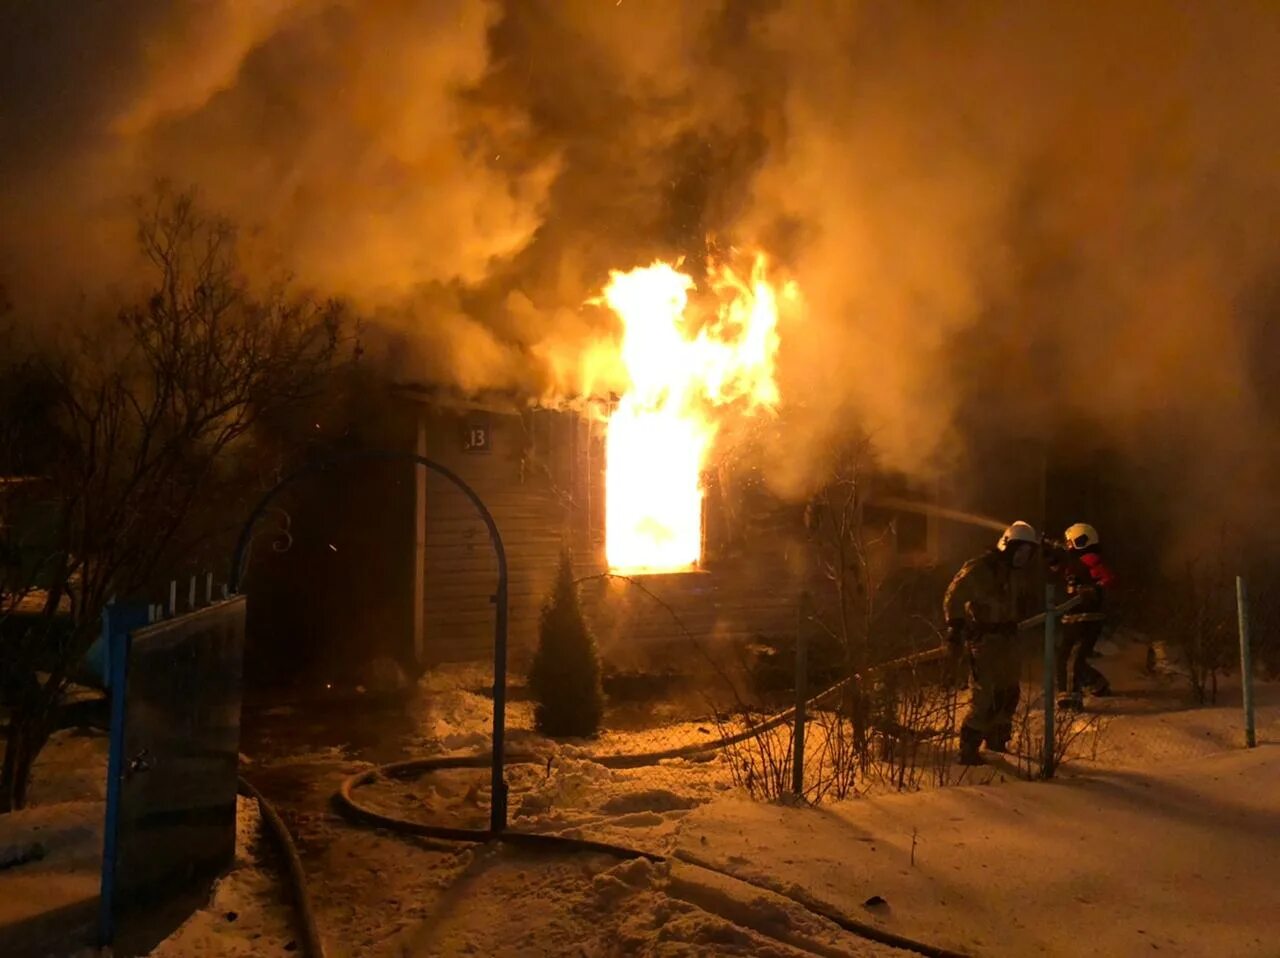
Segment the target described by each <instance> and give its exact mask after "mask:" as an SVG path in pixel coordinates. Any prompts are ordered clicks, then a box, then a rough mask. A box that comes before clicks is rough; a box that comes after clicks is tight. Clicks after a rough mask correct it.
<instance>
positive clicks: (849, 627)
mask: <svg viewBox="0 0 1280 958" xmlns="http://www.w3.org/2000/svg"><path fill="white" fill-rule="evenodd" d="M872 467H873V457H872V450H871V444H870V441H869V440H866V439H859V440H855V441H853V442H851V443H850V444H849V445H848V446H846V447H845V448H844V449H842V450H841V451H840V453H839V455H838V456H837V458H836V459H835V461H834V463H833V465H832V470H831V473H830V478H829V480H828V481H827V483H826V484H825V485H824V486H823V487H822V489H821V490H819V492H818V493H817V494H816V495H815V496H814V497H813V498H812V499H811V500H810V502H809V505H808V507H807V509H806V514H805V524H806V526H807V527H808V528H809V532H810V536H811V539H812V542H813V556H814V573H815V579H816V581H815V583H814V585H815V589H814V602H813V614H812V621H813V622H814V623H815V624H816V626H817V628H818V629H819V630H820V631H821V632H822V633H825V635H826V636H827V637H828V638H829V639H831V640H834V642H835V644H836V646H837V647H838V648H839V649H840V654H841V656H842V659H843V661H842V662H841V663H840V671H841V672H842V674H843V675H844V676H845V677H846V678H848V679H849V681H848V683H847V684H846V686H845V693H844V700H843V702H842V707H841V712H842V713H843V714H844V715H845V716H847V717H848V719H849V720H850V721H851V723H852V728H851V730H850V734H851V736H852V739H851V742H850V744H851V746H852V753H853V754H856V755H857V756H858V757H859V761H860V763H861V764H862V765H864V766H865V765H866V763H867V761H868V759H869V755H870V751H869V740H868V733H869V729H870V718H871V710H870V700H869V697H868V689H867V688H866V687H865V680H866V679H867V678H868V677H869V675H870V672H869V669H870V666H872V665H873V664H875V663H874V661H873V659H872V652H873V650H872V648H871V644H872V637H873V635H874V632H875V624H876V618H877V614H878V610H877V594H878V592H879V590H880V587H881V585H882V584H883V576H884V572H885V569H884V568H882V563H881V562H879V561H878V560H877V558H876V550H877V548H878V547H879V546H881V545H883V544H884V542H885V541H886V536H887V535H888V533H886V532H883V531H882V530H869V529H868V528H867V526H866V524H865V523H864V521H863V518H864V510H865V508H866V505H867V497H868V493H869V490H870V479H871V473H872ZM864 770H865V769H864Z"/></svg>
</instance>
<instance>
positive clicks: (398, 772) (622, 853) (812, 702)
mask: <svg viewBox="0 0 1280 958" xmlns="http://www.w3.org/2000/svg"><path fill="white" fill-rule="evenodd" d="M1080 601H1081V600H1080V598H1079V597H1076V598H1073V599H1071V600H1069V601H1067V602H1065V603H1063V604H1062V605H1059V606H1057V607H1056V608H1054V609H1053V613H1052V614H1053V615H1055V616H1060V615H1062V614H1063V613H1065V612H1067V611H1069V610H1070V609H1072V608H1074V607H1075V606H1076V605H1077V604H1079V602H1080ZM1048 615H1049V612H1048V611H1046V612H1041V613H1039V614H1037V615H1033V616H1031V617H1030V618H1027V619H1024V620H1023V621H1022V622H1020V623H1018V630H1019V631H1020V632H1026V631H1030V630H1031V629H1035V628H1038V627H1039V626H1041V625H1043V624H1044V622H1045V619H1046V618H1047V617H1048ZM951 654H952V651H951V649H950V648H949V647H948V646H945V645H944V646H940V647H938V648H933V649H926V650H924V651H922V652H916V653H914V654H911V655H905V656H901V657H899V658H895V659H890V660H889V661H886V662H881V663H878V664H877V665H876V666H874V667H873V668H871V669H868V670H867V673H866V675H855V676H850V677H848V678H845V679H842V680H841V681H839V682H837V683H835V684H834V685H832V686H830V687H828V688H826V689H824V690H823V691H821V692H819V693H818V694H817V695H815V696H813V697H812V698H811V699H809V700H808V702H807V703H806V708H815V709H816V708H818V707H820V706H822V705H823V704H825V703H827V702H829V701H830V700H831V699H832V698H833V697H835V696H837V695H839V694H840V692H841V691H842V690H843V689H845V688H846V687H847V686H848V685H849V684H850V683H852V682H856V681H862V680H863V679H865V678H867V677H869V676H871V675H878V674H884V673H887V672H892V671H897V670H900V669H904V668H912V667H914V666H918V665H923V664H926V663H928V662H934V661H939V660H941V659H944V658H947V657H948V656H950V655H951ZM795 712H796V710H795V708H794V707H792V708H789V709H785V710H784V711H781V712H778V713H776V714H775V715H773V716H771V717H769V718H768V719H766V720H764V721H763V722H759V723H755V724H753V725H751V726H750V727H749V728H746V729H743V730H742V731H740V732H737V733H735V734H733V735H730V736H726V737H724V738H722V739H720V740H719V741H717V742H715V743H702V742H697V743H694V744H692V745H686V746H681V747H678V748H672V749H665V750H663V751H658V752H644V753H635V754H630V755H591V756H589V758H590V760H591V761H593V762H596V763H597V764H599V765H602V766H604V767H605V768H615V769H623V768H640V767H643V766H646V765H656V764H658V763H659V762H662V761H665V760H668V759H676V758H690V757H695V756H701V755H708V754H710V753H713V752H715V751H718V750H720V749H722V748H725V747H728V746H731V745H734V744H736V743H739V742H743V741H745V740H747V739H749V738H753V737H755V736H759V735H762V734H764V733H765V732H768V731H770V730H772V729H775V728H777V727H779V726H781V725H783V724H785V723H786V722H788V721H791V720H792V719H793V718H794V716H795ZM542 760H543V758H542V757H541V756H538V755H534V754H532V753H522V754H511V753H508V754H507V755H506V756H505V758H504V761H505V762H506V763H507V764H523V763H531V762H541V761H542ZM492 762H493V756H492V755H491V754H488V753H479V754H472V755H459V756H446V757H435V758H420V759H409V760H407V761H403V762H393V763H391V764H389V765H381V766H378V767H376V768H372V769H368V770H366V771H363V772H359V773H357V774H355V775H352V776H350V777H349V778H347V779H346V780H345V781H344V782H343V783H342V785H341V786H340V787H339V789H338V792H337V794H336V795H335V796H334V801H335V804H336V805H337V806H338V808H339V810H340V811H341V812H342V813H343V814H344V815H346V816H347V817H348V818H349V819H351V820H353V821H356V822H359V823H362V824H366V825H372V826H374V827H378V828H386V829H388V830H390V831H395V832H399V833H401V834H409V835H417V836H422V837H428V838H436V839H443V840H445V841H457V842H475V843H478V842H486V841H491V840H494V839H497V840H501V841H504V842H507V843H510V844H515V845H524V846H538V847H548V846H552V847H556V848H562V849H566V850H574V851H589V852H599V853H604V854H609V855H614V856H617V857H620V858H646V859H649V860H651V861H655V862H660V861H663V860H664V858H663V856H661V855H655V854H653V853H650V852H645V851H642V850H640V849H635V848H627V847H624V846H620V845H614V844H611V843H607V842H598V841H593V840H590V839H581V838H569V837H566V836H563V835H554V834H547V833H539V832H521V831H504V832H502V833H501V834H499V835H494V834H493V833H492V832H490V831H489V830H488V829H479V828H455V827H449V826H444V825H432V824H429V823H427V822H420V821H413V820H411V819H405V818H400V817H398V816H395V815H389V814H386V813H385V812H381V811H379V810H377V809H375V808H372V807H370V806H369V805H367V804H365V803H363V802H361V801H360V800H359V799H358V798H357V797H356V796H355V791H356V789H358V788H360V787H362V786H365V785H369V784H371V783H373V782H374V781H377V780H378V779H404V778H408V777H411V776H415V775H421V774H423V773H426V772H433V771H442V770H445V769H457V768H477V769H478V768H488V767H489V766H490V765H491V763H492ZM689 863H690V864H694V865H696V866H698V867H702V868H708V869H709V870H712V871H717V872H718V871H719V870H718V869H714V868H711V867H710V866H708V865H706V864H705V863H703V862H695V861H690V862H689ZM720 874H725V875H728V877H731V878H736V879H737V880H739V881H741V880H742V879H741V878H740V877H739V876H736V875H730V874H729V873H727V872H720ZM769 890H770V891H773V889H769ZM775 893H776V891H775ZM784 897H787V898H789V899H790V900H792V901H794V902H796V903H797V904H799V905H800V906H801V907H803V908H806V909H807V910H809V911H811V912H814V913H815V914H818V915H821V916H822V917H824V918H826V919H828V920H830V921H833V922H835V923H836V924H838V925H840V926H841V927H842V928H844V929H845V930H846V931H850V932H852V933H854V934H858V935H860V936H862V937H865V938H868V939H871V940H874V941H878V942H880V943H881V944H887V945H891V946H894V947H897V948H902V949H906V950H909V951H913V952H915V953H917V954H922V955H931V956H939V958H952V956H954V955H955V954H956V953H954V952H949V951H947V950H946V949H943V948H939V947H937V946H934V945H930V944H927V943H923V942H916V941H912V940H911V939H908V938H904V937H902V936H899V935H895V934H893V933H891V932H886V931H884V930H883V929H880V928H877V927H875V926H873V925H867V924H866V923H864V922H859V921H856V920H855V919H852V918H849V917H848V916H845V915H840V914H838V913H835V912H833V911H831V910H830V909H826V908H815V907H814V906H813V904H812V903H809V902H805V901H802V900H800V899H798V898H794V897H793V896H789V895H787V896H784Z"/></svg>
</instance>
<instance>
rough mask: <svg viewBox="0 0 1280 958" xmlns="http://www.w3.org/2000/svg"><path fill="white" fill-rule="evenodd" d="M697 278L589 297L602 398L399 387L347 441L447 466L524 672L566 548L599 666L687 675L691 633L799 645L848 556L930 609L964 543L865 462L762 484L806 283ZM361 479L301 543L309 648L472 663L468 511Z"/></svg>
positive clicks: (629, 278) (627, 285)
mask: <svg viewBox="0 0 1280 958" xmlns="http://www.w3.org/2000/svg"><path fill="white" fill-rule="evenodd" d="M706 286H707V289H706V291H705V293H700V291H697V290H695V289H694V284H693V280H692V279H691V278H690V277H689V276H688V275H687V274H685V273H683V272H681V271H680V269H678V268H677V267H676V266H673V265H670V264H665V263H656V264H654V265H652V266H649V267H642V268H638V269H635V270H633V271H631V272H627V273H614V274H613V276H612V278H611V280H610V282H609V283H608V285H607V286H606V287H605V290H604V292H603V293H602V295H601V297H600V301H599V304H600V305H602V306H604V307H607V308H608V309H610V310H611V311H612V312H613V314H614V315H615V316H616V317H617V322H618V325H619V328H620V339H619V341H618V344H617V347H616V356H617V361H618V363H619V364H620V366H621V369H622V371H623V373H624V376H623V377H622V378H623V380H624V382H625V384H626V385H625V388H623V389H622V390H621V391H620V392H618V393H616V394H611V395H608V396H607V397H600V398H594V399H582V400H579V401H577V402H574V403H563V404H561V403H557V404H539V403H538V402H536V401H533V400H531V398H530V397H527V396H521V395H518V394H516V393H513V392H497V391H484V392H473V393H464V392H462V391H460V390H458V389H456V388H450V387H444V386H438V385H432V384H423V383H401V384H400V385H398V386H396V387H395V388H394V389H393V390H392V391H391V393H390V394H389V395H386V396H384V397H382V398H381V399H380V400H379V404H378V406H377V409H376V412H370V413H367V414H366V415H365V416H364V417H363V419H364V421H365V422H364V426H363V428H362V429H361V430H360V439H359V441H360V442H361V443H363V444H364V445H366V446H378V447H381V448H392V449H397V450H400V451H403V452H410V451H412V452H414V453H416V454H417V455H419V456H424V457H426V458H428V459H431V460H433V461H434V462H437V463H440V464H441V465H443V466H445V467H447V468H448V469H449V470H450V471H452V472H453V473H454V474H456V475H457V476H459V477H460V478H461V479H462V480H463V481H464V482H466V483H467V484H468V485H469V486H470V487H471V488H472V489H473V490H474V491H475V492H476V493H477V494H478V495H479V497H480V498H481V499H482V500H483V501H484V502H485V504H486V506H487V507H488V508H489V510H490V511H491V512H492V514H493V516H494V518H495V520H496V522H497V525H498V528H499V530H500V531H501V534H502V537H503V542H504V546H505V549H506V553H507V557H508V568H509V609H510V638H511V648H512V658H513V661H514V662H515V663H516V664H517V666H518V665H519V664H520V663H521V662H522V661H523V660H525V659H526V658H527V656H528V655H529V653H530V652H531V650H532V647H533V644H534V641H535V636H536V630H537V623H538V613H539V610H540V608H541V605H542V603H543V601H544V599H545V597H546V595H547V593H548V590H549V588H550V585H551V582H552V578H553V576H554V573H555V569H556V562H557V559H558V557H559V555H560V553H561V552H562V550H564V549H569V550H570V551H571V552H572V554H573V556H574V561H575V571H576V573H577V575H578V577H579V578H580V580H581V594H582V598H583V603H584V607H585V610H586V613H587V615H588V617H589V619H590V620H591V621H592V624H593V625H594V627H595V631H596V633H597V636H598V638H599V640H600V645H601V649H602V653H603V655H604V657H605V659H606V663H607V664H608V665H609V666H611V667H614V668H617V669H632V668H646V667H649V666H651V665H652V663H653V662H654V661H655V659H662V660H665V661H666V662H668V663H670V662H672V661H674V662H677V663H680V667H681V668H695V667H696V665H695V664H692V663H691V661H690V656H689V655H688V651H689V648H690V642H691V641H693V642H695V643H697V645H698V647H699V648H703V649H705V648H708V647H717V648H723V647H724V645H726V644H727V645H730V646H734V647H738V648H741V647H745V646H747V645H750V644H752V643H759V642H761V641H765V642H767V641H769V640H770V639H772V638H775V637H778V636H788V637H789V636H793V635H794V633H795V629H796V627H797V603H798V600H799V596H800V595H801V594H802V593H806V592H807V593H809V594H810V595H811V596H817V597H819V601H821V600H822V597H823V596H825V595H827V594H828V593H830V592H831V588H832V579H833V577H837V576H840V577H844V576H846V575H849V574H851V572H850V570H853V569H854V566H855V564H860V565H859V566H858V569H857V570H855V571H856V572H857V575H859V576H861V577H862V579H863V580H865V581H861V582H859V583H858V584H857V585H856V588H857V589H861V590H863V591H865V590H866V589H867V588H868V587H871V588H876V587H879V586H880V585H882V584H883V583H884V582H885V581H887V580H888V579H889V578H891V577H899V578H901V577H908V578H911V579H912V580H913V581H917V582H921V583H924V585H923V586H922V587H921V588H919V589H918V590H916V591H917V592H918V600H917V601H916V602H915V605H913V606H912V608H911V609H910V610H907V611H910V612H914V613H931V612H932V611H933V606H934V605H936V600H937V594H936V593H937V588H936V587H937V583H935V582H933V581H932V580H933V578H936V576H931V575H930V570H931V569H932V568H933V567H934V566H935V564H936V563H937V561H938V559H939V557H940V555H942V556H947V555H949V554H950V553H956V554H957V555H958V554H959V552H958V551H957V549H964V548H967V543H963V542H961V541H960V540H948V532H949V530H948V529H946V528H945V527H944V526H943V525H942V524H940V523H939V522H938V521H937V520H936V519H935V518H931V517H929V516H928V515H927V514H923V513H921V512H920V511H917V510H915V509H912V508H911V504H912V503H915V504H917V505H918V504H919V503H920V500H921V499H922V498H923V499H924V500H925V503H926V505H927V502H928V501H929V500H931V499H933V498H934V497H935V496H936V494H937V490H936V489H924V490H922V489H920V488H918V487H912V486H910V485H909V484H907V483H906V482H905V480H903V479H902V478H901V477H895V476H893V475H889V474H885V473H883V472H877V471H876V470H874V469H873V468H872V466H871V463H870V460H868V461H867V462H864V463H862V464H861V467H860V468H861V469H862V471H861V472H860V473H859V474H857V475H852V474H847V475H844V476H843V477H833V480H832V482H833V484H838V483H837V480H839V481H843V482H845V483H846V484H847V485H846V486H844V487H841V488H840V489H839V490H838V491H833V490H834V486H833V488H831V489H821V488H820V489H819V490H818V493H819V494H818V495H817V496H815V497H814V498H813V499H811V500H810V501H808V502H805V501H799V500H797V499H796V498H795V497H791V498H783V497H780V496H778V495H777V494H775V493H774V492H773V491H771V489H770V486H769V484H768V482H767V481H766V479H765V473H766V470H767V463H766V460H767V457H768V455H769V454H770V453H772V454H775V455H776V454H777V450H778V449H780V448H782V449H785V442H784V443H783V444H782V445H779V444H778V443H777V442H776V441H773V442H770V441H768V440H769V438H770V437H773V438H775V439H776V437H774V436H773V434H774V433H776V432H778V431H779V428H778V423H777V416H778V410H779V407H780V405H781V403H782V397H780V396H779V390H778V386H777V383H776V381H775V379H774V360H775V357H776V354H777V351H778V349H779V347H780V332H779V325H780V323H779V319H780V314H782V313H784V312H785V311H786V310H787V309H788V308H789V307H790V306H791V305H792V304H794V303H795V302H796V301H797V299H798V295H799V294H798V291H797V290H795V288H794V287H789V286H786V285H775V284H774V283H772V282H771V281H770V278H769V275H768V271H767V265H766V262H765V261H764V259H763V258H760V259H758V260H756V262H755V263H754V264H753V265H752V267H751V270H750V271H749V272H747V273H746V274H745V275H740V274H737V273H734V272H732V271H730V270H728V269H720V270H719V271H716V270H713V271H712V272H711V273H710V275H709V277H708V280H707V283H706ZM615 378H616V376H615ZM762 436H764V437H765V438H763V439H762V438H761V437H762ZM353 479H354V477H348V479H347V481H353ZM354 481H356V482H357V483H358V486H357V489H356V492H355V494H354V498H353V499H352V501H353V502H357V503H358V506H357V507H356V508H357V509H358V510H359V512H360V513H361V515H360V516H359V517H356V516H354V515H353V516H351V517H344V516H342V515H340V514H338V513H334V512H333V511H332V510H331V509H327V508H326V507H325V506H324V505H323V504H319V505H317V508H319V509H321V510H324V511H326V513H327V514H326V516H325V517H324V518H325V521H326V522H328V523H335V522H336V523H342V522H343V521H344V519H346V518H349V519H350V521H349V527H348V528H347V529H346V530H345V531H344V532H342V533H334V534H333V535H334V536H335V537H338V538H342V539H343V540H344V543H345V544H338V543H327V544H320V543H314V544H313V548H314V550H315V552H316V553H317V555H319V556H320V557H321V558H322V559H323V560H325V561H327V562H329V563H330V564H331V565H334V566H335V567H336V568H340V569H341V570H342V571H341V572H338V573H336V579H335V581H334V582H333V583H332V584H331V585H327V586H323V587H321V588H320V589H317V590H315V591H314V592H313V594H312V599H311V601H310V602H309V603H308V604H309V606H310V608H309V610H308V614H309V615H310V616H311V623H312V624H311V626H310V629H311V631H312V633H313V634H314V635H315V636H316V638H315V641H314V642H313V643H312V644H313V645H315V646H317V647H329V648H338V647H342V646H346V647H348V654H349V653H350V652H351V651H352V650H359V653H360V654H364V655H374V654H378V655H384V656H392V657H394V658H396V659H398V660H400V661H403V662H405V663H406V664H416V665H418V666H419V667H425V666H428V665H430V664H431V663H434V662H441V661H468V660H472V661H484V660H486V659H487V658H488V657H489V655H490V654H491V643H492V621H493V620H492V616H493V609H492V605H491V602H490V595H491V593H492V591H493V586H494V582H495V577H496V560H495V557H494V555H493V552H492V549H491V547H490V544H489V540H488V535H487V531H486V528H485V526H484V523H483V521H482V519H481V517H480V516H479V515H478V514H477V512H476V510H475V509H474V507H473V506H472V505H471V503H470V502H468V501H467V499H466V497H465V496H464V494H463V493H462V492H461V491H460V490H458V489H457V488H456V487H455V486H453V485H452V484H451V483H450V482H448V481H446V480H444V479H442V478H441V477H439V476H437V475H436V474H434V473H433V472H431V471H429V470H428V469H426V468H424V467H421V466H417V467H415V466H411V465H409V464H407V463H392V464H379V465H378V466H376V467H374V468H373V469H371V470H370V471H369V472H368V474H367V475H365V476H364V477H363V478H362V479H358V480H354ZM849 483H851V484H849ZM344 494H345V495H348V496H349V497H350V496H351V493H350V492H349V491H348V492H346V493H344ZM877 496H878V497H879V498H880V500H881V501H882V502H883V504H881V505H877V503H876V498H877ZM322 498H323V497H322ZM330 498H331V497H330ZM904 506H905V508H904ZM824 514H825V516H826V518H825V519H824V518H823V516H824ZM311 524H312V525H314V523H311ZM303 525H304V524H303V523H301V522H300V523H298V524H297V527H298V529H297V535H298V537H301V536H303V535H304V534H305V533H304V532H303V529H302V526H303ZM832 536H835V537H837V538H840V539H847V540H848V541H849V542H850V543H851V546H850V550H849V552H848V554H847V555H845V554H844V547H843V545H841V546H839V547H838V548H836V550H835V552H838V553H840V556H841V557H839V558H837V557H836V555H835V552H832V551H831V548H830V545H831V538H832ZM855 538H856V539H857V541H856V542H854V539H855ZM949 541H950V543H951V546H950V547H949V545H948V544H949ZM824 542H825V543H826V544H825V545H824ZM297 544H300V541H299V543H297ZM340 557H341V558H340ZM375 557H376V558H375ZM273 558H274V557H271V558H267V559H266V560H265V561H266V562H268V563H269V562H271V561H273ZM855 560H856V563H855ZM282 561H287V560H283V559H282ZM344 563H345V564H344ZM910 593H911V590H909V589H903V588H902V587H901V585H900V584H899V585H897V586H895V594H896V595H898V596H903V595H907V594H910ZM842 601H843V600H842ZM264 604H266V603H264ZM326 604H327V605H326ZM915 606H919V607H918V608H916V607H915ZM353 609H362V610H372V611H363V612H355V611H353ZM905 618H906V613H905V612H904V619H905ZM921 621H923V620H921ZM344 657H345V655H342V654H340V655H338V656H337V659H336V660H333V661H334V662H340V661H341V660H342V659H343V658H344ZM695 658H696V657H695ZM329 668H330V670H333V669H334V668H342V666H341V665H336V664H330V665H329Z"/></svg>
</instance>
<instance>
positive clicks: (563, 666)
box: [529, 552, 604, 737]
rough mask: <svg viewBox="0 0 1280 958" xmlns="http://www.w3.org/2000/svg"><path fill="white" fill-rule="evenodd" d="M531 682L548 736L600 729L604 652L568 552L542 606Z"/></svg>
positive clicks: (541, 724)
mask: <svg viewBox="0 0 1280 958" xmlns="http://www.w3.org/2000/svg"><path fill="white" fill-rule="evenodd" d="M529 686H530V690H531V691H532V692H533V699H534V702H535V703H537V708H536V711H535V719H536V722H537V726H538V731H540V732H542V733H543V734H544V735H550V736H554V737H570V736H590V735H595V734H596V732H598V731H599V730H600V718H601V715H602V714H603V712H604V692H603V691H602V689H601V685H600V654H599V652H598V650H597V649H596V640H595V637H594V636H593V635H592V634H591V631H590V629H588V628H587V623H586V620H585V619H584V618H583V617H582V607H581V606H580V605H579V603H578V587H577V586H576V585H575V584H574V581H573V562H572V560H571V558H570V556H569V554H568V553H567V552H565V553H564V554H562V555H561V557H560V569H559V571H558V572H557V573H556V581H555V585H554V586H553V587H552V590H551V594H550V596H548V598H547V603H546V605H545V606H544V607H543V609H542V619H541V621H540V622H539V626H538V650H537V652H536V653H535V654H534V657H533V667H532V668H531V669H530V672H529Z"/></svg>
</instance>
